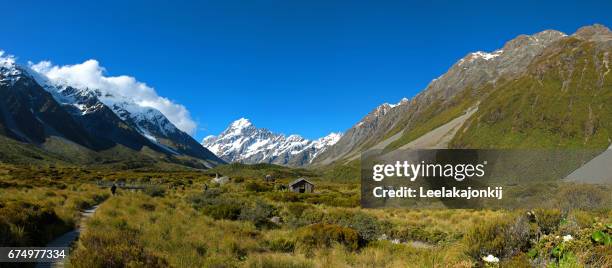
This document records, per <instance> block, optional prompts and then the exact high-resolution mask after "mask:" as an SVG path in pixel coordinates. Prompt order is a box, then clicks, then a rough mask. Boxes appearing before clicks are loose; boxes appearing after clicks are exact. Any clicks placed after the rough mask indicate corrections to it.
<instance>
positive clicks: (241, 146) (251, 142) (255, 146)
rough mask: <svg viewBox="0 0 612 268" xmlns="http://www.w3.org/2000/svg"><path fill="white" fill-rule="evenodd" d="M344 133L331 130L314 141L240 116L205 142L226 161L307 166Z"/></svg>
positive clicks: (204, 144)
mask: <svg viewBox="0 0 612 268" xmlns="http://www.w3.org/2000/svg"><path fill="white" fill-rule="evenodd" d="M341 136H342V135H341V134H339V133H331V134H329V135H328V136H326V137H323V138H320V139H318V140H314V141H311V140H307V139H305V138H303V137H301V136H298V135H290V136H285V135H282V134H276V133H272V132H271V131H269V130H267V129H263V128H257V127H255V126H254V125H253V124H252V123H251V122H250V121H249V120H248V119H244V118H241V119H239V120H236V121H234V122H233V123H232V124H230V126H229V127H228V128H227V129H226V130H225V131H223V132H222V133H221V134H219V135H218V136H208V137H206V138H204V140H203V141H202V145H203V146H204V147H206V148H208V149H209V150H211V151H212V152H213V153H215V154H217V155H218V156H219V157H221V158H222V159H223V160H225V161H227V162H241V163H246V164H252V163H272V164H279V165H288V166H304V165H308V164H310V162H311V161H312V159H314V158H315V157H316V156H317V155H319V154H320V153H322V152H324V151H325V150H326V149H327V148H328V147H329V146H331V145H333V144H335V143H336V142H337V141H338V140H339V139H340V137H341Z"/></svg>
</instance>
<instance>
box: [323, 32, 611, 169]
mask: <svg viewBox="0 0 612 268" xmlns="http://www.w3.org/2000/svg"><path fill="white" fill-rule="evenodd" d="M610 36H611V33H610V30H609V29H607V28H606V27H604V26H601V25H594V26H587V27H583V28H581V29H579V30H578V31H577V32H576V33H575V34H573V35H570V36H568V35H566V34H564V33H561V32H558V31H554V30H547V31H543V32H540V33H536V34H534V35H520V36H518V37H516V38H515V39H513V40H511V41H509V42H507V43H506V44H505V45H504V47H503V48H500V49H498V50H496V51H493V52H490V53H487V52H482V51H478V52H473V53H469V54H468V55H466V56H465V57H463V58H462V59H460V60H459V61H457V62H456V63H455V64H454V65H453V66H451V68H450V69H449V70H448V71H447V72H446V73H445V74H443V75H442V76H440V77H438V78H437V79H434V80H433V81H432V82H431V83H430V84H429V85H428V86H427V88H425V89H424V90H423V91H422V92H421V93H420V94H418V95H416V96H415V97H414V98H413V99H412V100H410V101H402V103H400V105H395V106H390V105H387V104H383V105H382V106H380V107H378V108H376V109H375V110H374V111H373V112H371V113H370V114H368V115H367V116H365V117H364V119H363V120H362V121H360V122H358V123H357V124H355V125H354V126H353V127H352V128H351V129H349V130H347V131H346V135H344V136H343V137H342V138H341V139H340V140H339V141H338V143H337V144H336V145H334V146H332V147H331V148H329V149H328V150H326V151H325V152H324V153H322V154H320V155H319V156H318V157H317V158H316V159H314V161H313V164H315V165H329V164H333V163H339V164H342V163H347V162H350V161H353V160H356V159H357V158H358V157H359V154H360V152H362V151H364V150H367V149H370V148H376V149H384V150H386V151H392V150H396V149H398V148H409V147H412V146H417V147H422V146H431V147H436V148H437V147H440V146H444V147H451V148H457V147H458V148H498V147H527V148H532V147H537V148H540V147H542V146H548V147H571V146H574V147H576V146H579V147H584V146H587V147H593V146H594V147H598V148H599V147H601V148H605V147H607V144H609V142H610V137H612V134H611V131H610V128H611V126H610V124H609V123H608V122H610V120H609V119H610V116H612V111H610V110H609V108H607V107H609V105H604V104H603V103H605V102H607V103H612V98H611V97H610V94H611V92H612V87H611V86H610V83H609V81H610V79H611V76H610V73H612V72H609V71H608V66H609V62H610V56H611V55H612V53H611V52H612V51H610ZM534 127H535V128H534ZM434 130H435V131H436V132H434V133H432V134H430V132H433V131H434ZM428 134H430V135H428ZM424 136H425V137H424ZM420 137H423V138H421V139H420V140H419V142H413V141H415V140H417V139H419V138H420ZM432 139H438V140H436V141H434V140H432ZM438 141H440V142H438Z"/></svg>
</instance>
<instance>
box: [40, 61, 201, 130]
mask: <svg viewBox="0 0 612 268" xmlns="http://www.w3.org/2000/svg"><path fill="white" fill-rule="evenodd" d="M29 65H30V68H32V69H33V70H35V71H37V72H39V73H41V74H43V75H45V76H47V77H48V78H49V79H50V80H52V81H56V82H61V83H65V84H68V85H71V86H73V87H81V88H83V87H88V88H92V89H99V90H100V91H102V92H103V93H110V94H112V95H115V96H123V97H126V98H128V99H131V100H133V101H134V102H135V103H136V104H138V105H139V106H142V107H151V108H155V109H157V110H159V111H160V112H162V113H163V114H164V115H165V116H166V117H167V118H168V120H170V122H172V123H173V124H174V125H175V126H176V127H177V128H179V129H180V130H182V131H185V132H187V133H189V134H191V135H194V134H195V132H196V130H197V124H196V122H195V121H194V120H193V119H192V118H191V116H190V115H189V111H188V110H187V108H185V106H183V105H180V104H177V103H174V102H172V101H171V100H169V99H167V98H164V97H161V96H159V95H157V92H155V89H154V88H152V87H149V86H147V85H146V84H145V83H143V82H139V81H138V80H136V79H135V78H134V77H131V76H127V75H120V76H105V72H106V69H105V68H104V67H102V66H100V63H99V62H98V61H97V60H93V59H91V60H87V61H85V62H83V63H79V64H74V65H64V66H57V65H53V64H52V63H51V62H50V61H41V62H39V63H36V64H34V63H31V62H30V64H29Z"/></svg>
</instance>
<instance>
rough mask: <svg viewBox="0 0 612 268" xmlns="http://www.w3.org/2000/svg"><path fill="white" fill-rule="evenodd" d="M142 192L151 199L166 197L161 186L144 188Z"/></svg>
mask: <svg viewBox="0 0 612 268" xmlns="http://www.w3.org/2000/svg"><path fill="white" fill-rule="evenodd" d="M143 192H144V193H145V194H147V195H148V196H151V197H163V196H164V195H166V189H164V188H163V187H161V186H150V187H145V188H144V190H143Z"/></svg>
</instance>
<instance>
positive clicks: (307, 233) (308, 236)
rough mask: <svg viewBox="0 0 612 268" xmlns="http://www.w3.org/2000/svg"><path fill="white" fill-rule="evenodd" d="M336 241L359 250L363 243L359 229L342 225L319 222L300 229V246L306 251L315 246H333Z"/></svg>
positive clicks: (348, 248) (347, 247)
mask: <svg viewBox="0 0 612 268" xmlns="http://www.w3.org/2000/svg"><path fill="white" fill-rule="evenodd" d="M334 243H338V244H341V245H343V246H345V247H346V249H347V250H351V251H353V250H357V249H358V248H359V246H360V244H361V243H360V240H359V234H358V233H357V231H355V230H354V229H352V228H348V227H343V226H340V225H335V224H324V223H318V224H313V225H310V226H307V227H304V228H303V229H301V230H299V231H298V244H299V247H300V248H301V249H303V250H304V251H306V252H311V251H312V250H313V249H315V248H322V247H331V246H332V245H333V244H334Z"/></svg>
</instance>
